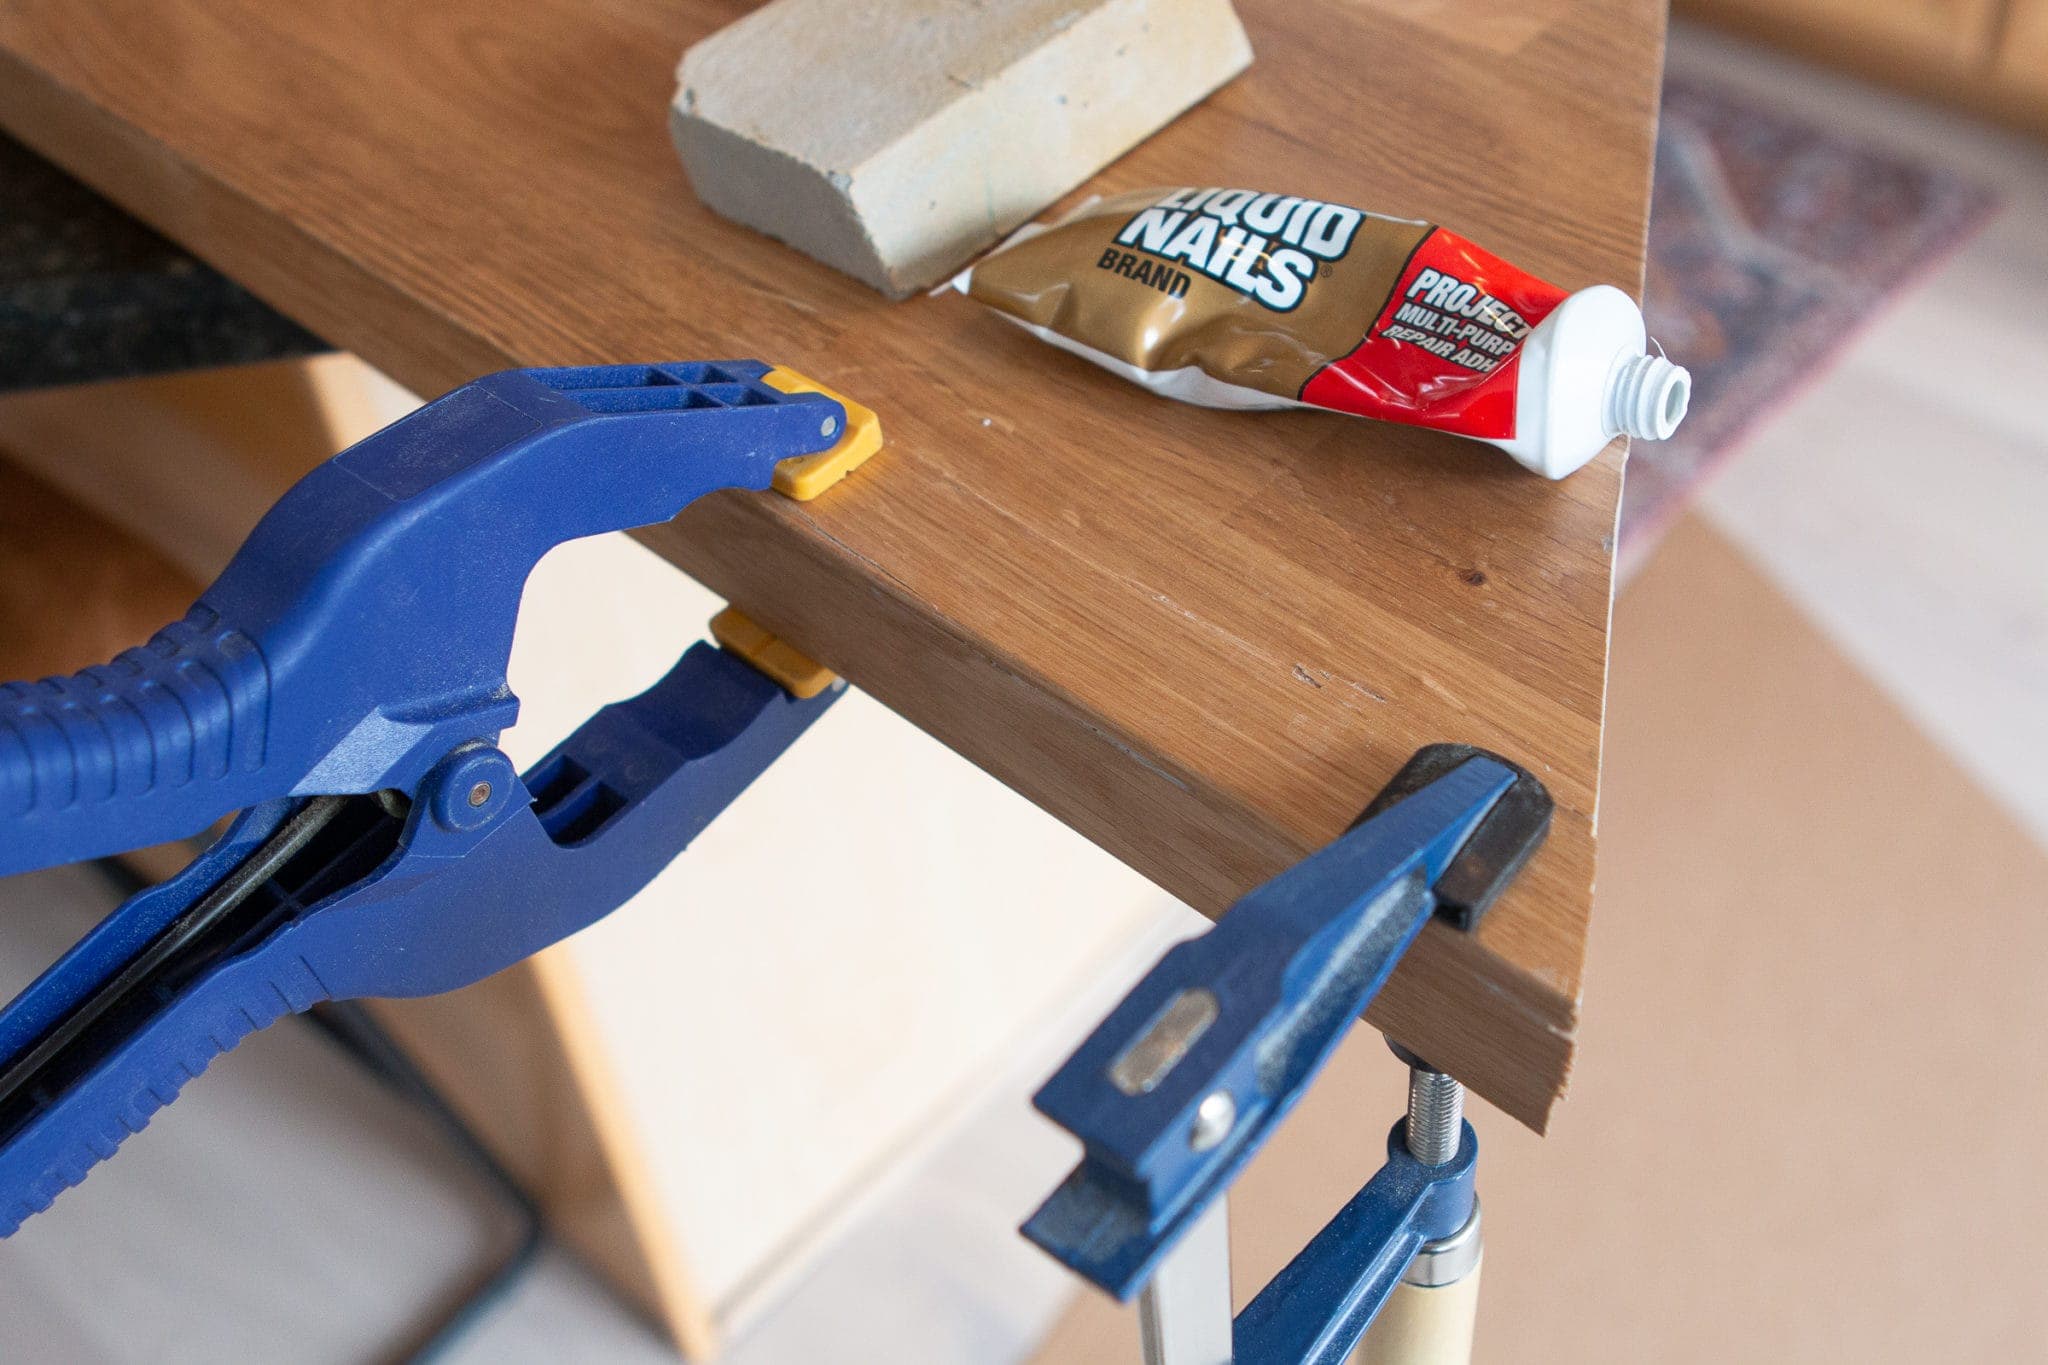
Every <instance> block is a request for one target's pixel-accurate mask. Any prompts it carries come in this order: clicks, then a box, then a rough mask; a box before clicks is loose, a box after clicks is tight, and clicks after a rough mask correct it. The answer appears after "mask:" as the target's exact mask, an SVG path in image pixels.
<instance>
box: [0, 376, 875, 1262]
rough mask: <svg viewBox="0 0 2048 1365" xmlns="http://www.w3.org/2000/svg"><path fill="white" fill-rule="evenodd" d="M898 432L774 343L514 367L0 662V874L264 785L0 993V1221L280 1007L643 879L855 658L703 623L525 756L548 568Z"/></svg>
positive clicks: (417, 968) (567, 915)
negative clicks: (802, 680)
mask: <svg viewBox="0 0 2048 1365" xmlns="http://www.w3.org/2000/svg"><path fill="white" fill-rule="evenodd" d="M879 444H880V432H879V427H878V426H877V424H876V423H875V422H874V418H873V414H871V413H868V412H867V411H866V410H865V409H862V408H859V407H858V406H857V405H854V404H851V403H848V402H846V401H844V400H842V399H840V398H838V397H837V396H836V395H828V394H827V393H826V392H824V391H823V390H820V389H819V388H818V386H816V385H814V384H810V383H809V381H806V380H803V379H802V378H801V377H800V376H796V375H794V374H793V373H792V372H789V371H786V370H770V369H769V367H767V366H765V365H762V364H760V363H758V362H755V361H729V362H717V363H709V364H706V363H695V364H673V365H651V366H639V365H635V366H604V367H594V368H577V369H544V370H515V371H507V372H504V373H501V374H495V375H491V376H488V377H486V378H484V379H480V380H478V381H476V382H475V383H472V384H468V385H465V386H463V387H462V388H459V389H456V390H455V391H453V392H452V393H450V394H448V395H446V396H445V397H443V398H441V399H439V400H437V401H436V402H433V403H431V404H428V405H427V406H426V407H424V408H421V409H420V410H419V411H417V412H416V413H414V414H413V415H411V416H409V417H407V418H405V419H404V420H402V421H400V422H398V423H395V424H394V425H392V426H390V427H387V428H386V429H385V430H383V431H381V432H379V433H377V434H376V435H374V436H372V437H370V438H369V439H367V440H365V441H363V442H362V443H360V444H358V445H356V446H354V447H352V448H351V449H349V450H347V451H344V452H342V453H341V454H340V455H338V456H336V457H335V458H334V459H332V460H330V461H328V462H327V463H326V464H324V465H322V466H320V467H319V468H318V469H315V470H314V471H313V472H312V473H310V474H308V475H307V476H306V477H305V478H304V479H302V480H301V481H300V482H299V483H298V484H297V485H295V486H294V487H293V488H292V489H291V490H290V491H289V492H287V493H286V494H285V496H284V497H283V498H282V499H281V500H280V501H279V502H278V503H277V505H276V506H275V507H273V508H272V509H271V511H270V512H269V513H268V514H267V515H266V516H265V517H264V519H263V520H262V522H261V523H259V524H258V526H257V527H256V529H255V531H254V532H253V533H252V534H251V535H250V537H249V539H248V541H247V542H246V543H245V544H244V545H243V547H242V549H241V551H240V552H239V553H238V554H237V555H236V556H235V558H234V560H233V562H232V563H230V565H229V566H228V568H227V570H226V571H225V572H224V573H223V574H222V575H221V577H220V579H219V580H218V581H217V582H216V583H215V584H214V585H213V586H212V587H211V588H209V589H208V590H207V592H206V593H205V594H204V595H203V596H202V597H201V598H200V600H199V602H198V604H197V605H196V606H194V608H193V609H192V611H191V612H190V613H189V614H188V615H187V616H186V617H185V619H184V620H183V621H180V622H178V623H176V624H174V625H172V626H170V627H168V628H167V629H165V630H164V631H162V632H159V633H158V635H157V636H156V637H155V638H154V639H153V640H152V641H151V642H150V643H149V644H148V645H146V646H144V647H142V648H139V649H133V650H129V651H127V652H126V653H124V654H122V655H121V656H120V657H118V658H117V659H115V660H114V661H113V662H112V663H110V664H107V665H104V666H101V667H98V668H90V669H87V670H85V671H84V672H82V673H79V674H76V675H74V676H72V677H69V678H56V679H45V680H43V681H40V682H23V683H12V684H6V685H4V686H0V874H5V873H9V872H17V871H25V870H29V869H32V868H37V867H44V866H52V865H56V864H59V863H65V862H71V861H75V860H77V859H81V858H88V857H95V856H99V855H103V854H108V853H113V852H118V851H121V850H124V849H129V848H134V847H139V846H142V845H146V844H152V843H158V842H163V841H166V840H169V839H173V838H178V837H183V836H187V835H191V834H194V833H196V832H198V831H199V830H202V829H204V828H205V827H207V826H208V825H209V824H211V823H213V822H214V821H216V820H218V819H219V818H221V817H222V816H224V815H227V814H230V813H232V812H235V811H240V812H241V814H240V815H239V816H237V817H236V818H235V820H234V822H233V823H232V824H231V825H230V826H229V827H228V829H227V832H226V833H225V834H223V835H222V836H221V837H220V838H219V839H218V840H217V841H216V842H215V843H214V844H213V846H212V847H210V848H209V849H207V850H206V851H205V852H204V853H202V854H201V855H200V856H199V857H198V858H197V859H195V860H194V861H193V863H192V864H191V865H190V866H188V867H187V868H186V869H185V870H184V871H183V872H181V873H179V874H178V875H177V876H175V877H173V878H172V879H171V880H169V881H167V882H164V883H162V884H161V885H158V886H154V887H151V888H148V889H147V890H144V891H142V892H139V893H138V894H136V895H135V896H133V897H131V898H130V899H129V900H128V901H127V902H126V903H124V904H123V905H122V906H121V907H120V908H119V909H118V910H116V911H115V912H114V913H113V914H112V915H110V916H109V917H108V918H107V919H106V920H105V921H103V922H102V923H101V924H100V925H99V926H98V927H96V928H95V929H94V930H92V931H91V932H90V933H88V934H87V935H86V937H85V938H84V939H82V940H81V941H80V942H79V943H78V944H77V945H76V946H74V947H73V948H72V949H71V950H70V951H69V952H68V953H66V954H65V955H64V956H63V957H62V958H60V959H59V960H58V961H57V962H56V963H55V964H54V965H53V966H51V967H50V968H49V970H47V971H46V972H45V973H44V974H43V975H42V976H41V977H39V978H38V979H37V980H36V981H35V982H33V983H32V984H31V985H30V986H29V987H28V988H27V989H25V990H24V991H23V992H22V993H21V994H20V995H19V996H18V997H17V998H16V999H15V1000H14V1001H13V1003H12V1004H10V1005H9V1006H8V1007H7V1008H6V1009H5V1010H4V1011H0V1236H4V1235H7V1234H10V1233H12V1232H13V1230H14V1229H15V1228H16V1227H17V1226H18V1225H19V1224H20V1222H21V1221H22V1220H23V1219H24V1218H27V1217H28V1216H30V1215H32V1214H33V1213H36V1212H38V1211H40V1210H41V1209H43V1208H46V1207H48V1205H49V1203H50V1202H51V1200H53V1199H54V1198H55V1197H56V1196H57V1195H58V1194H59V1193H61V1192H62V1191H63V1190H64V1189H65V1188H67V1187H69V1186H70V1185H73V1184H76V1183H77V1182H78V1181H79V1180H81V1179H83V1178H84V1176H85V1174H86V1172H87V1171H88V1170H89V1169H90V1168H91V1167H92V1166H93V1165H94V1164H95V1163H96V1162H98V1161H100V1160H102V1159H104V1158H106V1157H108V1156H110V1155H112V1153H113V1151H114V1149H115V1147H116V1146H117V1145H118V1144H119V1143H120V1142H121V1141H122V1140H123V1139H124V1138H126V1137H127V1135H128V1134H130V1133H132V1132H137V1131H140V1130H141V1128H142V1127H143V1126H144V1125H145V1124H146V1123H147V1122H148V1120H149V1117H150V1115H151V1114H152V1113H153V1112H154V1111H155V1110H156V1109H158V1108H159V1107H161V1106H162V1105H164V1104H167V1103H169V1102H170V1101H171V1100H172V1099H174V1098H175V1097H176V1095H177V1092H178V1090H179V1088H180V1087H181V1086H182V1085H183V1084H184V1083H185V1081H186V1080H188V1079H190V1078H192V1077H194V1076H197V1075H198V1074H199V1073H200V1072H201V1071H202V1070H204V1069H205V1067H206V1066H207V1064H208V1063H209V1062H210V1061H211V1059H212V1058H213V1057H214V1056H216V1055H218V1054H219V1053H221V1052H224V1051H226V1050H228V1049H229V1048H232V1047H233V1046H234V1045H235V1044H236V1043H237V1042H239V1041H240V1040H241V1039H242V1038H243V1037H244V1036H246V1035H247V1034H249V1033H250V1032H253V1031H254V1030H256V1029H258V1028H261V1027H264V1026H265V1025H267V1024H269V1023H270V1022H271V1021H273V1020H274V1019H276V1018H277V1017H279V1016H280V1015H282V1014H284V1013H286V1012H292V1011H299V1010H304V1009H307V1008H309V1007H311V1006H312V1005H314V1004H317V1003H319V1002H321V1001H323V1000H337V999H347V998H351V997H357V996H407V995H424V994H431V993H435V992H439V991H445V990H452V989H454V988H456V987H458V986H462V985H466V984H469V983H470V982H473V981H477V980H480V979H482V978H483V977H485V976H488V975H490V974H492V973H493V972H496V971H499V970H502V969H503V968H505V967H508V966H510V965H512V964H513V963H515V962H518V961H520V960H521V959H523V958H525V957H527V956H529V955H530V954H532V953H535V952H537V951H539V950H540V949H542V948H544V947H546V946H548V945H549V944H551V943H554V942H556V941H558V940H560V939H561V938H563V937H566V936H567V935H568V934H571V933H573V932H575V931H576V930H577V929H580V928H582V927H584V926H585V925H587V924H590V923H592V922H593V921H595V920H597V919H599V918H600V917H602V916H603V915H604V914H606V913H608V912H609V911H610V910H612V909H613V908H615V907H616V906H618V905H619V904H621V903H622V902H624V901H625V900H626V899H628V898H629V897H631V896H632V895H633V894H634V893H635V892H637V891H638V890H639V889H640V888H641V887H643V886H644V885H646V883H647V882H648V881H649V880H651V879H652V878H653V877H654V875H655V874H656V873H658V872H659V871H660V870H661V869H662V868H663V867H664V866H666V865H667V864H668V862H669V861H670V860H671V859H672V858H673V857H674V856H675V855H676V854H677V853H678V852H679V851H680V850H681V849H682V847H683V846H684V845H685V844H687V843H688V842H689V840H690V839H692V838H694V837H695V836H696V834H697V833H698V832H699V831H700V830H702V829H703V828H704V827H705V826H706V825H707V824H709V823H710V821H711V820H712V819H713V818H714V817H715V816H716V815H717V814H718V813H719V812H720V811H721V810H723V809H724V808H725V807H726V805H728V804H729V803H730V802H731V801H732V800H733V799H734V798H736V797H737V796H738V795H739V793H740V792H741V791H742V790H744V789H745V788H746V786H747V785H748V784H749V783H750V782H751V781H752V780H753V779H754V778H755V777H756V776H758V775H759V774H760V773H761V772H762V771H763V770H764V769H765V768H766V767H767V766H768V765H769V764H770V763H771V762H773V761H774V759H775V758H776V757H777V756H778V755H779V754H780V753H781V752H782V751H783V750H784V749H785V748H787V747H788V746H789V745H790V744H791V743H792V742H794V740H795V739H796V737H797V736H798V735H800V734H802V733H803V731H804V730H805V729H806V728H807V727H808V726H809V725H810V724H811V723H812V722H813V721H814V720H816V719H817V717H818V716H819V715H821V714H822V713H823V712H824V711H825V709H826V708H828V707H829V706H830V705H831V704H832V703H833V702H834V701H835V700H836V699H837V698H838V696H839V695H840V694H841V692H842V691H843V690H844V684H841V683H838V682H837V681H836V680H829V675H823V676H824V677H825V678H826V679H828V680H829V685H824V684H823V683H821V684H820V685H819V686H816V687H808V688H805V687H797V688H795V689H794V691H793V690H791V689H786V688H785V687H784V686H783V685H781V684H780V683H778V682H777V681H775V680H774V679H772V678H771V677H769V676H768V675H766V674H764V673H763V672H761V671H758V670H757V669H756V668H755V667H754V666H753V665H752V664H751V663H750V662H748V660H747V658H746V657H743V652H741V651H737V650H734V649H727V648H721V647H714V646H712V645H707V644H698V645H694V646H692V647H691V648H690V649H689V650H688V651H687V652H686V653H685V654H684V655H683V656H682V658H681V660H680V661H679V662H678V663H677V664H676V666H675V668H674V669H673V670H671V671H670V673H669V674H668V675H667V676H666V677H665V678H663V679H662V680H661V681H660V682H658V683H656V684H655V685H654V686H653V687H652V688H650V689H648V690H647V691H646V692H644V693H642V694H641V695H639V696H637V697H634V698H632V699H630V700H627V701H623V702H618V703H614V704H613V705H610V706H607V707H605V708H603V709H602V710H600V711H598V712H597V713H596V714H595V715H593V716H592V717H591V718H590V719H589V720H588V721H587V722H585V724H584V725H583V726H582V727H581V728H580V729H578V730H577V731H576V732H575V733H574V734H572V735H571V736H570V737H569V738H568V739H566V740H565V741H563V742H562V744H561V745H559V746H558V747H557V748H556V749H555V750H554V752H552V753H550V754H549V755H548V756H547V757H546V758H544V759H542V760H541V761H540V762H539V763H538V764H536V765H535V766H534V767H533V768H532V769H531V770H529V771H528V772H527V773H525V774H523V775H522V774H520V773H519V772H518V771H517V770H516V769H515V768H514V767H513V765H512V763H511V760H510V759H508V758H507V757H506V756H505V754H504V753H503V752H502V751H501V750H500V749H499V748H498V747H497V738H498V734H499V732H500V731H501V730H502V729H503V728H504V727H506V726H507V725H509V724H511V723H512V721H513V719H514V718H515V716H516V714H517V710H518V701H517V699H516V698H515V697H514V696H513V695H512V693H511V691H510V689H509V688H508V687H507V685H506V680H505V668H506V664H507V661H508V659H509V657H510V653H511V645H512V632H513V625H514V620H515V617H516V615H517V611H518V605H519V598H520V594H521V591H522V590H523V588H524V585H525V581H526V577H527V574H528V573H529V572H530V570H531V569H532V568H533V566H534V564H535V563H536V562H537V561H538V560H539V559H540V558H541V556H542V555H543V554H545V553H546V552H547V551H548V550H549V549H551V548H553V547H554V546H555V545H557V544H560V543H561V542H563V541H565V540H571V539H575V538H578V537H581V536H587V535H595V534H598V533H600V532H604V531H612V530H623V529H628V528H631V527H635V526H641V525H646V524H649V523H652V522H657V521H662V520H666V519H668V518H670V517H672V516H674V515H675V514H676V513H678V512H680V511H681V510H682V509H683V508H684V507H686V506H688V505H689V504H690V503H691V502H693V501H695V500H696V499H697V498H699V497H701V496H703V495H704V494H706V493H709V492H712V491H715V490H717V489H722V488H751V489H765V488H767V487H769V486H770V483H771V481H786V479H787V478H788V477H789V473H790V467H789V466H784V467H783V468H781V469H778V466H779V465H782V463H783V462H785V461H791V462H799V463H800V467H799V468H798V470H797V473H798V476H799V477H801V478H802V479H804V480H805V481H806V487H807V488H808V489H809V490H810V491H815V490H816V489H817V488H818V487H819V486H820V485H821V484H823V483H829V482H831V481H832V479H833V478H834V477H836V475H837V474H838V473H843V472H844V469H845V468H846V467H849V466H850V465H851V464H852V463H856V462H858V460H859V459H862V458H865V456H866V454H868V453H871V452H872V450H873V448H874V447H876V446H878V445H879ZM821 461H824V462H825V463H826V465H827V467H825V468H820V462H821ZM835 461H836V462H837V463H836V465H835V464H834V463H833V462H835ZM798 692H801V693H802V695H797V694H796V693H798Z"/></svg>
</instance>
